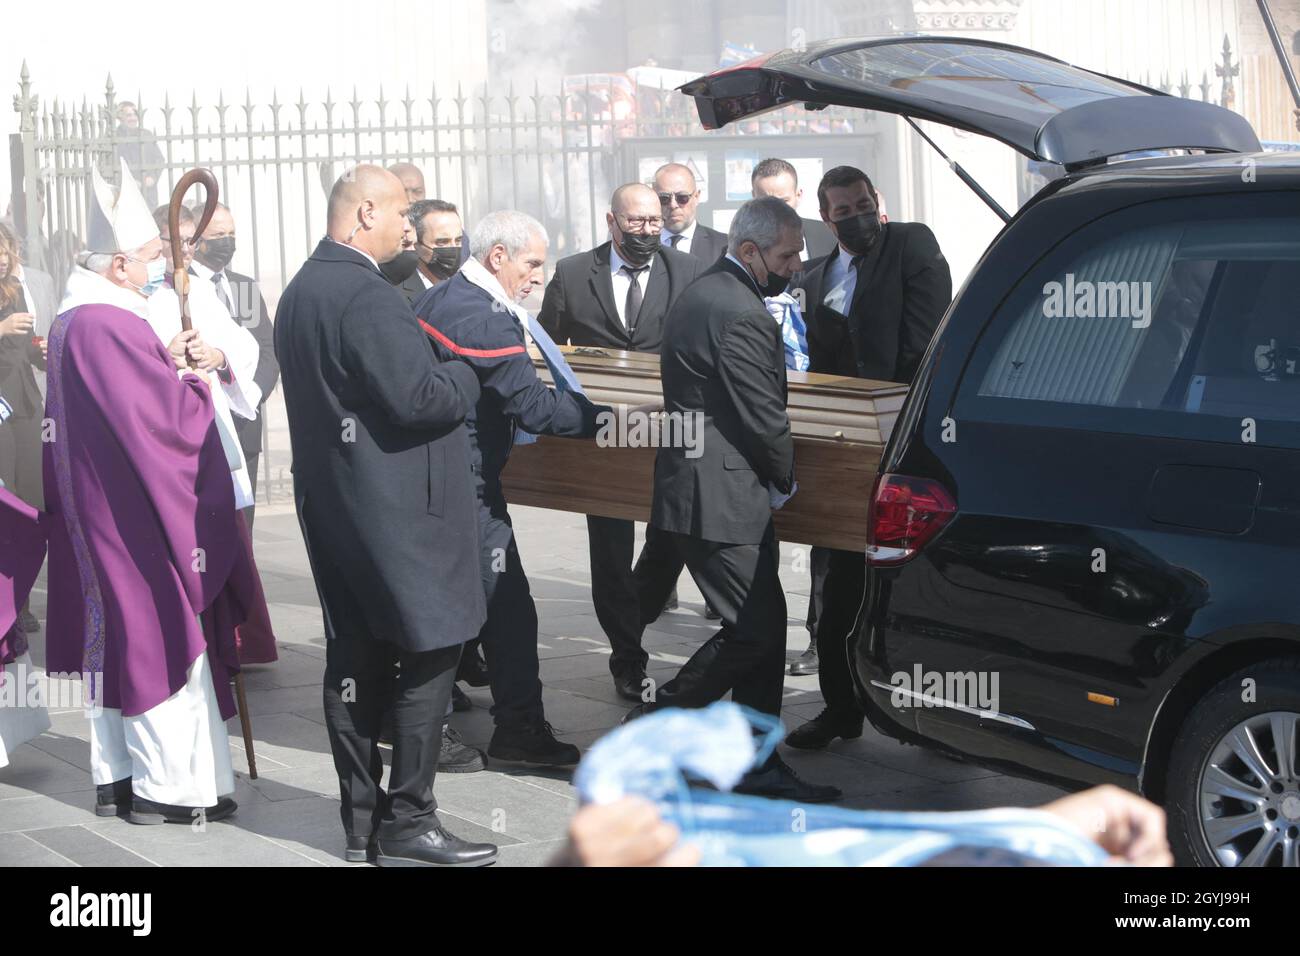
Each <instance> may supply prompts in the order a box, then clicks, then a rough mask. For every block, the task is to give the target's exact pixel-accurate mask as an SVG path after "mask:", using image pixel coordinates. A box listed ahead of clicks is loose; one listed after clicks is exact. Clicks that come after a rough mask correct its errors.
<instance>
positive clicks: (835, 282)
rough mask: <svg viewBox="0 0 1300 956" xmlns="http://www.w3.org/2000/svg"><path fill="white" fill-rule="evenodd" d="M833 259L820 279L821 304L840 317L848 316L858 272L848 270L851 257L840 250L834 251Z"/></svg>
mask: <svg viewBox="0 0 1300 956" xmlns="http://www.w3.org/2000/svg"><path fill="white" fill-rule="evenodd" d="M835 252H836V255H835V258H834V259H832V260H831V261H830V263H829V264H828V265H827V266H826V274H825V276H824V277H823V278H822V289H824V290H825V294H824V295H823V296H822V304H823V305H826V306H829V307H830V308H832V309H834V310H835V311H836V312H838V313H840V314H841V315H848V314H849V309H850V308H852V307H853V292H854V290H855V289H856V288H857V286H858V270H857V269H853V268H850V263H851V262H852V260H853V257H852V256H850V255H849V254H848V253H847V252H845V251H844V250H843V249H842V248H837V249H836V250H835Z"/></svg>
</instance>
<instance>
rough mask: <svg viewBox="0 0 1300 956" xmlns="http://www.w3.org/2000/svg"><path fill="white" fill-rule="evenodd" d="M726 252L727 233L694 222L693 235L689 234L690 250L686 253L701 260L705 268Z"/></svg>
mask: <svg viewBox="0 0 1300 956" xmlns="http://www.w3.org/2000/svg"><path fill="white" fill-rule="evenodd" d="M726 254H727V234H726V233H725V232H718V230H716V229H710V228H709V227H708V226H706V225H705V224H704V223H702V222H696V224H695V235H693V236H691V251H690V252H689V253H688V255H691V256H694V257H695V258H696V259H699V260H700V261H702V262H703V263H704V267H705V268H706V269H707V268H708V267H709V266H711V265H713V264H715V263H716V262H717V261H718V260H719V259H721V258H722V257H723V256H725V255H726Z"/></svg>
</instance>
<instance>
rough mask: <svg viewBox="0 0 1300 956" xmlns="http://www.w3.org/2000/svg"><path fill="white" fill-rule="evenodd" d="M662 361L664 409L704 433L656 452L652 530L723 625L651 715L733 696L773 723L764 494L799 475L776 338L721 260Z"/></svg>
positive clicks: (778, 649) (773, 595)
mask: <svg viewBox="0 0 1300 956" xmlns="http://www.w3.org/2000/svg"><path fill="white" fill-rule="evenodd" d="M660 354H661V362H660V365H661V376H660V377H661V381H662V385H663V393H664V408H665V409H666V410H667V411H668V412H670V413H680V414H682V415H692V416H697V418H698V419H699V420H702V422H703V431H702V434H701V436H700V438H701V444H700V445H698V446H697V447H696V448H695V449H687V448H663V449H661V450H660V451H659V454H658V456H657V458H656V460H655V485H654V503H653V506H652V508H651V516H650V521H651V524H653V525H654V526H655V527H658V528H661V529H663V530H664V531H667V532H669V534H670V537H671V539H672V541H673V544H674V546H675V547H676V548H677V550H678V553H679V554H681V556H682V558H683V559H684V560H685V562H686V566H687V567H688V568H689V569H690V571H691V576H692V577H693V578H695V582H696V583H697V584H698V585H699V587H700V590H701V591H702V592H703V593H704V597H705V598H706V599H707V600H708V602H709V604H710V605H711V606H712V607H713V608H715V609H716V610H717V612H718V613H719V614H720V615H721V616H722V627H721V629H720V630H719V631H718V632H717V633H716V634H715V635H714V636H713V637H712V638H710V639H709V640H708V641H707V642H706V643H705V644H704V645H703V646H702V647H701V648H700V649H699V650H698V651H696V652H695V654H694V655H693V656H692V657H691V659H690V660H689V661H687V662H686V664H685V665H683V667H682V669H681V671H679V672H678V674H677V676H676V677H674V678H673V679H672V680H670V681H668V683H666V684H664V685H663V686H662V687H661V688H659V691H658V693H657V695H656V698H655V703H654V705H653V707H651V708H648V709H657V708H660V707H704V706H707V705H708V704H710V703H712V702H713V701H715V700H718V699H720V698H721V697H722V696H723V695H725V694H726V693H728V692H730V693H731V699H732V700H733V701H735V702H736V703H738V704H743V705H745V706H749V707H753V708H754V709H756V710H759V711H762V712H763V713H767V714H772V715H773V716H776V715H779V714H780V712H781V690H782V686H783V683H784V676H783V675H784V673H785V595H784V593H782V591H781V580H780V576H779V574H778V563H779V557H780V551H779V548H778V545H777V543H776V536H775V534H774V533H773V530H772V510H771V502H770V498H769V494H768V490H767V486H768V485H772V486H775V487H776V488H778V489H780V490H781V491H783V492H788V491H789V490H790V488H791V486H792V483H793V469H794V441H793V438H792V437H791V435H790V421H789V418H788V417H787V416H786V411H785V399H786V379H785V353H784V349H783V348H782V345H781V336H780V332H779V329H778V326H777V324H776V322H774V321H773V320H772V316H771V315H770V314H769V313H768V311H767V309H766V308H764V306H763V300H762V298H761V297H760V296H759V293H758V289H757V288H756V287H755V285H754V283H753V280H752V279H751V278H750V277H749V275H748V273H746V272H745V271H744V270H743V269H742V268H741V267H740V266H738V265H736V264H735V263H734V262H732V261H731V260H730V259H725V258H724V259H722V260H721V261H719V262H718V264H717V265H715V266H714V267H713V268H711V269H709V270H708V271H707V272H705V273H704V275H702V276H701V277H700V278H699V279H697V280H696V281H695V283H694V284H693V285H691V286H690V287H689V288H688V289H687V290H686V291H685V292H684V293H682V296H681V298H679V299H678V300H677V304H676V305H674V306H673V308H672V309H671V310H670V311H669V313H668V318H667V319H666V320H665V322H664V344H663V348H662V350H661V353H660ZM688 451H690V452H691V454H692V455H695V453H696V452H697V451H698V452H699V454H698V455H696V457H688V455H687V452H688Z"/></svg>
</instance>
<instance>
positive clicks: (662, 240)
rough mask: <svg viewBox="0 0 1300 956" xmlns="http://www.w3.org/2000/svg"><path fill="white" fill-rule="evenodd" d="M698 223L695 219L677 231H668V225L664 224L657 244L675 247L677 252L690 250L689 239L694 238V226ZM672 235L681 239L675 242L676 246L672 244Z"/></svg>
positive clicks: (670, 247)
mask: <svg viewBox="0 0 1300 956" xmlns="http://www.w3.org/2000/svg"><path fill="white" fill-rule="evenodd" d="M699 224H700V221H699V220H698V219H696V220H695V221H694V222H692V223H691V224H690V225H689V226H687V227H686V228H685V229H683V230H682V231H681V232H679V233H674V232H669V231H668V227H667V226H665V227H664V229H663V231H662V232H661V233H659V244H660V245H661V246H667V247H668V248H669V249H674V248H675V249H676V250H677V251H678V252H690V251H691V240H692V239H694V238H695V227H696V226H698V225H699ZM673 236H681V237H682V241H681V242H679V243H677V245H676V246H674V245H673Z"/></svg>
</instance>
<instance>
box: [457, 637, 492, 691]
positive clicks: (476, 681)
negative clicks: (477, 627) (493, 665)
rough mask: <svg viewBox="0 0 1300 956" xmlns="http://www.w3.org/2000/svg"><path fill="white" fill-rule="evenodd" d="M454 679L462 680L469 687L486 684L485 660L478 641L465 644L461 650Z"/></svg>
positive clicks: (484, 685)
mask: <svg viewBox="0 0 1300 956" xmlns="http://www.w3.org/2000/svg"><path fill="white" fill-rule="evenodd" d="M456 680H463V681H464V682H465V683H466V684H469V686H470V687H486V686H487V685H488V670H487V662H486V661H485V660H483V653H482V651H480V650H479V646H478V641H472V642H470V643H469V644H466V645H465V649H464V650H463V651H461V654H460V666H458V667H457V668H456Z"/></svg>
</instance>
